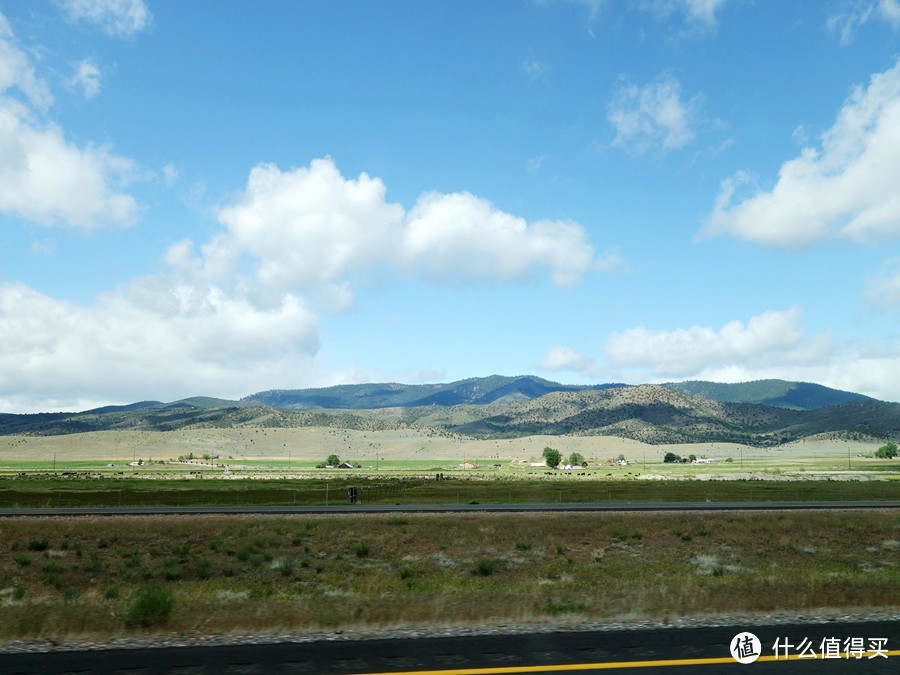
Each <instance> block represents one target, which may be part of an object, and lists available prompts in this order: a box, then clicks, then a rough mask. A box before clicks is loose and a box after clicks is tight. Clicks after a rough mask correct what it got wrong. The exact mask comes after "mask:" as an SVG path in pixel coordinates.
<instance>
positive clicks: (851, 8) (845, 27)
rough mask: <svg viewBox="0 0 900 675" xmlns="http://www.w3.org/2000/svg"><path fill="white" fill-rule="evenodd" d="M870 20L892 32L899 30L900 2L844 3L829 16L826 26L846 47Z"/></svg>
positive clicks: (898, 0) (892, 0)
mask: <svg viewBox="0 0 900 675" xmlns="http://www.w3.org/2000/svg"><path fill="white" fill-rule="evenodd" d="M872 20H878V21H884V22H885V23H888V24H890V25H891V27H892V28H893V29H894V30H897V29H898V28H900V0H875V1H870V0H865V1H861V0H858V1H856V2H849V3H845V4H844V6H843V7H842V8H841V10H840V11H838V12H835V13H833V14H831V15H829V17H828V21H827V25H828V29H829V30H831V31H836V32H837V33H839V34H840V41H841V44H842V45H844V46H846V45H849V44H850V43H852V42H853V39H854V37H855V36H856V31H857V30H858V29H860V28H862V27H863V26H864V25H865V24H867V23H869V21H872Z"/></svg>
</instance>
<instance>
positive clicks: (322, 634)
mask: <svg viewBox="0 0 900 675" xmlns="http://www.w3.org/2000/svg"><path fill="white" fill-rule="evenodd" d="M876 621H879V622H884V621H895V622H900V610H883V611H860V612H852V613H843V614H756V615H751V616H710V617H680V618H672V619H643V620H633V621H589V622H588V621H584V622H565V621H559V622H550V623H521V624H515V623H510V624H499V625H492V626H485V625H482V626H428V627H394V628H382V629H377V628H355V629H347V630H338V631H312V632H269V633H253V634H227V635H210V634H201V633H196V634H194V633H191V634H185V635H179V634H169V635H165V634H162V635H146V636H133V637H118V638H111V639H108V640H103V639H100V638H71V639H65V640H37V639H36V640H14V641H12V642H7V643H2V644H0V654H22V653H43V652H57V651H58V652H62V651H96V650H108V649H144V648H152V647H158V648H163V647H221V646H229V645H258V644H277V643H308V642H323V641H338V640H348V641H349V640H385V639H387V640H399V639H410V638H412V639H422V638H430V637H469V636H481V635H515V634H530V633H554V632H564V631H565V632H568V631H618V630H649V629H660V628H701V627H703V628H713V627H728V626H740V627H751V626H773V625H792V624H798V623H806V624H808V623H812V624H829V623H866V622H876Z"/></svg>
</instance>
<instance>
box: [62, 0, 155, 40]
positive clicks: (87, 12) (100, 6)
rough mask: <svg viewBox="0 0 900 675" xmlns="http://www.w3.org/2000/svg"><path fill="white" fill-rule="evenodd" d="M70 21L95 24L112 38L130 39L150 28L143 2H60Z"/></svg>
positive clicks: (101, 0)
mask: <svg viewBox="0 0 900 675" xmlns="http://www.w3.org/2000/svg"><path fill="white" fill-rule="evenodd" d="M60 4H61V5H62V6H63V8H64V9H65V11H66V14H67V15H68V17H69V20H71V21H86V22H88V23H92V24H95V25H97V26H99V27H100V28H102V29H103V31H104V32H105V33H106V34H107V35H110V36H113V37H131V36H132V35H134V34H136V33H140V32H141V31H142V30H146V29H147V28H149V27H150V24H151V22H152V20H153V16H152V15H151V14H150V10H149V9H147V6H146V5H145V4H144V0H60Z"/></svg>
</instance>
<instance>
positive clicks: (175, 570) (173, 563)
mask: <svg viewBox="0 0 900 675" xmlns="http://www.w3.org/2000/svg"><path fill="white" fill-rule="evenodd" d="M180 562H181V560H180V559H179V558H177V557H174V556H173V557H171V558H166V561H165V562H164V563H163V579H165V580H166V581H178V580H179V579H181V575H182V574H183V570H182V569H181V565H180V564H179V563H180Z"/></svg>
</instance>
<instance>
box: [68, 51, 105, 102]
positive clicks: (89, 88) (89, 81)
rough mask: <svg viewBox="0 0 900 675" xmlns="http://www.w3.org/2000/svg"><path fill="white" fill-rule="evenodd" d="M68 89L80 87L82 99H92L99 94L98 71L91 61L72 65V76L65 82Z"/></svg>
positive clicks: (85, 60) (87, 60) (86, 60)
mask: <svg viewBox="0 0 900 675" xmlns="http://www.w3.org/2000/svg"><path fill="white" fill-rule="evenodd" d="M66 82H67V84H68V85H69V86H70V87H73V88H74V87H81V90H82V91H83V92H84V97H85V98H87V99H92V98H94V97H95V96H96V95H97V94H99V93H100V69H99V68H98V67H97V64H96V63H94V62H93V61H92V60H91V59H84V60H83V61H79V62H78V63H76V64H74V67H73V73H72V76H71V77H70V78H69V79H68V80H67V81H66Z"/></svg>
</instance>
